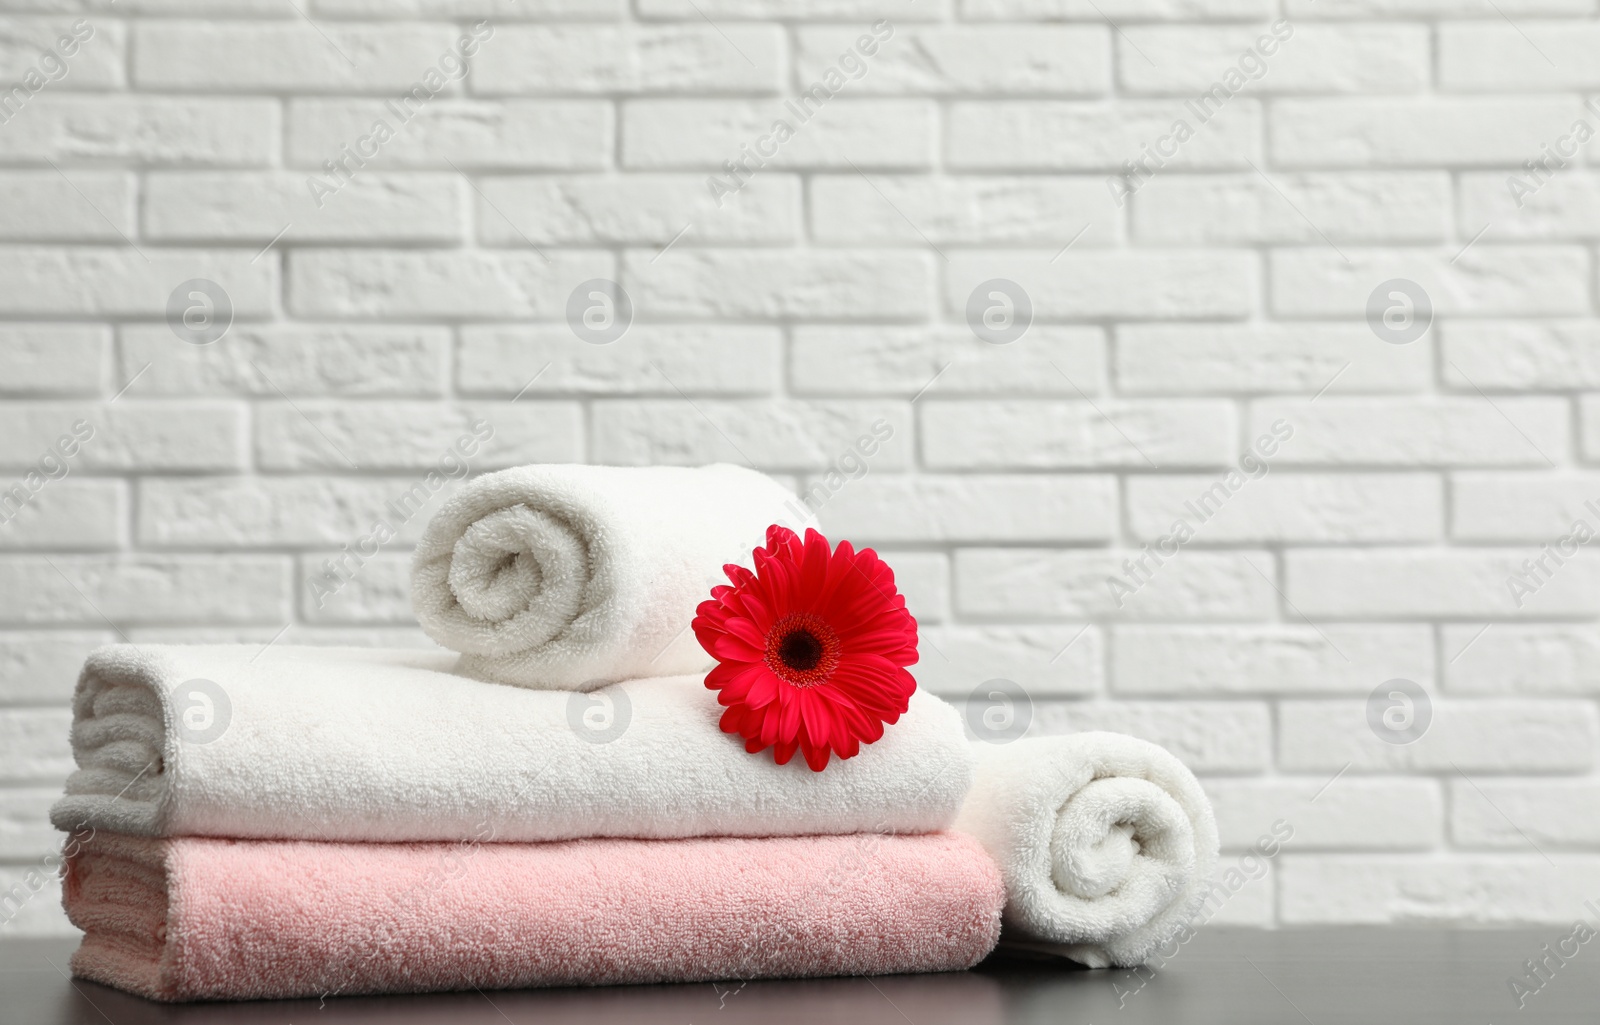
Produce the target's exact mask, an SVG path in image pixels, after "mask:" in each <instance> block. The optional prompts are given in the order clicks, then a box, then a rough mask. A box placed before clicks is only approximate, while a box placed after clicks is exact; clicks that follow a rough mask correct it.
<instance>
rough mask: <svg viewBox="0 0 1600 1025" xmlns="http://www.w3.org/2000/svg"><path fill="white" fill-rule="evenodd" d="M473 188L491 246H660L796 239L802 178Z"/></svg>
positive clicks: (530, 181)
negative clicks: (733, 190) (738, 183)
mask: <svg viewBox="0 0 1600 1025" xmlns="http://www.w3.org/2000/svg"><path fill="white" fill-rule="evenodd" d="M478 190H479V195H478V196H477V197H476V198H477V203H478V235H479V238H481V239H482V241H483V242H484V243H486V244H488V245H497V246H524V245H528V244H530V243H531V244H533V245H540V246H542V245H575V244H577V245H581V244H586V243H589V244H592V243H619V244H623V245H626V244H634V245H638V244H643V243H653V244H655V245H656V246H657V247H658V248H661V247H664V246H666V245H667V244H669V243H678V244H688V245H697V244H703V243H707V242H724V243H726V242H732V243H739V242H751V243H775V242H793V241H794V240H795V239H797V238H798V237H799V235H800V179H799V178H797V177H795V176H794V175H789V174H779V173H776V172H774V173H772V174H763V175H760V176H757V177H755V178H753V179H752V180H751V181H750V184H749V185H748V186H746V187H745V188H743V189H741V190H740V191H739V193H738V195H737V196H734V197H732V198H728V197H725V196H719V195H716V194H713V193H712V191H711V190H710V189H708V188H707V187H706V180H705V177H704V176H695V175H688V174H618V175H606V176H599V175H587V176H569V175H559V176H558V175H540V176H538V177H527V178H484V179H482V180H481V181H480V182H479V183H478ZM680 233H681V234H680Z"/></svg>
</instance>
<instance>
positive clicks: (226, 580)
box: [0, 555, 289, 628]
mask: <svg viewBox="0 0 1600 1025" xmlns="http://www.w3.org/2000/svg"><path fill="white" fill-rule="evenodd" d="M52 563H53V564H54V565H52ZM0 576H4V577H5V578H6V579H7V580H9V581H11V587H10V588H9V589H7V590H3V591H0V621H3V622H6V623H12V624H17V625H23V624H26V625H34V624H57V623H59V624H62V625H66V626H89V627H96V628H98V627H102V626H105V625H106V621H105V619H102V618H101V617H102V616H105V617H106V618H108V619H110V620H112V621H113V622H115V623H117V624H118V625H121V624H122V623H182V622H195V621H198V622H207V623H226V622H241V621H243V622H250V621H269V620H276V621H278V622H279V623H282V622H283V621H284V617H286V616H287V615H288V594H289V564H288V561H287V560H286V559H284V558H282V557H279V556H271V555H227V556H218V555H137V556H127V557H116V556H100V555H52V556H48V557H45V556H32V555H11V556H5V557H3V558H0ZM97 609H98V612H97V611H96V610H97Z"/></svg>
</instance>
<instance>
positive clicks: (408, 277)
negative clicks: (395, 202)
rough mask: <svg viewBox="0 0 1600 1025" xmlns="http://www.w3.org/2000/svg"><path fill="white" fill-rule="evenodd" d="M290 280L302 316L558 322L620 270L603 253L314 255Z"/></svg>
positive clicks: (303, 254)
mask: <svg viewBox="0 0 1600 1025" xmlns="http://www.w3.org/2000/svg"><path fill="white" fill-rule="evenodd" d="M287 276H288V279H289V280H288V289H289V296H288V305H289V307H290V309H292V310H293V311H294V313H295V314H296V315H298V316H305V317H344V318H360V317H379V318H382V317H396V318H402V319H403V318H422V319H428V318H452V319H454V318H460V319H466V320H484V319H495V318H498V319H504V318H506V317H537V318H541V319H556V318H559V317H561V316H563V315H564V313H565V310H566V304H567V296H568V294H569V293H570V292H571V291H572V289H573V288H575V287H576V286H577V285H579V284H580V283H582V282H584V281H587V280H589V279H590V278H614V277H615V271H614V270H613V268H612V258H611V256H610V254H608V253H601V252H572V251H568V252H552V253H550V254H549V255H548V257H546V256H541V255H540V254H538V253H531V252H483V251H477V250H460V251H458V250H385V249H379V250H373V249H307V250H297V251H295V252H293V253H291V254H290V256H289V269H288V275H287ZM635 302H637V298H636V299H635Z"/></svg>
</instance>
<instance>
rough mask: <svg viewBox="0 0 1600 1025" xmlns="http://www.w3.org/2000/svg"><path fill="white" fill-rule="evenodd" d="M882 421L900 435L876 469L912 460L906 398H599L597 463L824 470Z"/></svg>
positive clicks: (878, 457) (874, 460)
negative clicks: (857, 399) (737, 399)
mask: <svg viewBox="0 0 1600 1025" xmlns="http://www.w3.org/2000/svg"><path fill="white" fill-rule="evenodd" d="M879 421H883V422H884V423H885V429H888V430H892V431H893V434H892V436H890V437H889V439H888V440H887V441H885V442H884V443H883V445H882V447H881V448H880V449H879V450H878V452H877V454H875V455H873V456H871V457H870V459H869V460H868V462H869V464H870V465H871V467H872V470H873V471H874V472H877V471H896V470H904V469H906V468H907V467H908V466H909V465H910V462H911V451H912V445H911V411H910V409H909V408H908V407H907V405H906V404H905V403H904V402H894V401H878V402H871V401H854V402H851V401H833V402H830V401H817V402H806V401H800V400H792V399H769V400H765V401H728V400H720V399H719V400H710V399H702V400H697V401H695V402H693V403H691V402H688V401H685V400H682V399H676V400H672V399H641V400H635V401H602V402H596V403H595V404H594V412H593V427H592V430H593V432H594V433H593V439H594V442H593V445H594V447H593V449H592V451H591V453H590V458H591V459H592V460H593V461H594V462H597V463H616V464H620V465H624V466H650V465H653V464H657V463H665V464H668V465H689V466H694V465H698V464H701V463H713V462H732V463H739V464H741V465H745V466H752V465H753V466H755V467H756V468H757V469H761V470H823V469H826V468H828V467H829V466H832V465H834V464H835V463H837V461H838V460H839V458H840V457H841V456H843V455H845V454H846V453H848V452H853V451H854V450H855V446H856V444H857V439H858V438H859V437H861V436H862V435H870V432H871V431H872V429H873V425H874V424H876V423H878V422H879Z"/></svg>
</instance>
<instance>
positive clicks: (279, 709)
mask: <svg viewBox="0 0 1600 1025" xmlns="http://www.w3.org/2000/svg"><path fill="white" fill-rule="evenodd" d="M454 660H455V655H454V654H453V653H451V652H445V651H390V650H383V649H376V648H312V647H297V646H293V645H285V644H275V645H273V646H271V647H270V648H268V649H266V650H265V651H263V650H262V649H261V648H260V646H259V645H242V644H241V645H216V646H189V645H160V644H141V645H138V646H134V645H129V644H115V645H110V646H107V647H103V648H97V649H96V650H95V651H94V652H93V653H91V654H90V656H89V659H88V661H87V663H86V664H85V666H84V670H83V675H82V676H81V677H80V678H79V681H78V689H77V692H76V694H75V695H74V697H73V721H72V754H73V757H74V758H75V759H76V760H77V763H78V766H79V768H78V771H76V772H74V773H73V774H72V775H71V776H70V777H69V778H68V780H67V786H66V791H67V792H66V796H65V797H63V798H61V800H60V801H58V802H57V803H56V805H55V807H54V808H53V809H52V810H51V819H52V821H53V822H55V824H56V825H57V826H58V827H60V828H61V829H64V830H67V831H69V832H73V831H78V830H83V829H95V830H105V831H108V832H116V833H131V834H133V835H135V836H222V837H238V838H241V839H285V840H349V841H378V842H400V841H412V840H448V841H458V840H495V841H517V842H535V841H543V840H570V839H574V838H579V837H637V838H645V839H677V838H682V837H695V836H804V835H809V834H817V833H832V834H843V833H929V832H936V831H938V830H941V829H944V828H947V827H948V826H949V825H950V823H951V822H952V821H954V819H955V816H956V812H957V811H958V810H959V808H960V807H961V800H962V798H963V797H965V796H966V793H967V787H968V786H969V785H970V784H971V782H972V749H971V745H969V744H968V743H967V740H966V737H965V736H964V734H963V733H962V728H961V717H960V716H959V715H958V714H956V710H955V709H954V708H952V707H950V706H949V705H947V704H945V703H944V702H943V701H940V700H939V699H938V698H936V697H934V696H933V695H931V694H928V693H926V692H924V691H920V690H919V691H917V692H915V693H913V694H912V696H911V704H910V708H909V709H908V710H907V711H906V713H905V714H904V715H902V716H901V717H900V721H899V722H898V723H896V724H895V725H894V726H891V727H889V729H888V730H886V731H885V732H884V735H883V739H881V740H879V741H878V742H877V743H875V744H869V745H866V746H863V747H862V749H861V753H860V754H859V755H857V756H856V757H854V758H850V759H847V760H843V761H834V762H832V763H831V764H829V766H828V768H827V769H826V770H825V771H823V772H812V771H811V770H810V769H808V768H807V767H806V766H805V763H804V762H802V761H801V760H799V759H795V760H794V761H792V762H790V763H789V764H788V765H778V764H775V763H774V762H773V760H772V758H771V756H769V755H752V754H749V753H747V752H746V751H745V748H744V743H743V741H742V740H741V739H740V738H739V737H738V736H733V735H729V734H726V733H723V732H722V730H721V729H720V728H719V727H718V725H717V724H718V720H719V719H720V718H721V716H722V711H723V709H722V706H721V705H719V704H718V703H717V696H716V694H714V693H713V692H712V691H710V690H707V689H706V686H705V683H704V681H703V680H702V679H701V678H700V677H697V676H675V677H665V678H660V679H651V680H648V681H639V682H625V683H621V684H617V685H615V686H612V687H608V688H606V689H604V690H600V691H595V692H593V693H588V694H580V693H577V692H572V691H568V692H562V691H549V690H529V689H526V688H522V687H504V686H501V685H499V684H496V683H490V682H487V681H484V680H473V679H468V678H467V677H464V676H459V675H456V674H454V673H451V672H449V669H450V666H451V663H452V662H453V661H454Z"/></svg>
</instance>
